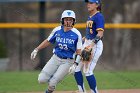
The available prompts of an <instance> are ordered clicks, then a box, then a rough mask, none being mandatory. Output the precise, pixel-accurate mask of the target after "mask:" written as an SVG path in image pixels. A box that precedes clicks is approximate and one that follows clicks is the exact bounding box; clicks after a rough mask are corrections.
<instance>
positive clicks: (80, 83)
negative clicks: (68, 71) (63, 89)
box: [74, 62, 86, 93]
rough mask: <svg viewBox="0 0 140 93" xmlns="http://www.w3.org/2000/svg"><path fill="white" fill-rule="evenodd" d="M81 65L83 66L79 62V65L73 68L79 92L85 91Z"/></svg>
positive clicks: (83, 92) (84, 92)
mask: <svg viewBox="0 0 140 93" xmlns="http://www.w3.org/2000/svg"><path fill="white" fill-rule="evenodd" d="M82 67H83V63H82V62H80V63H79V65H78V66H77V68H76V70H75V74H74V77H75V80H76V83H77V86H78V89H79V92H80V93H86V90H85V86H84V80H83V75H82V71H81V68H82Z"/></svg>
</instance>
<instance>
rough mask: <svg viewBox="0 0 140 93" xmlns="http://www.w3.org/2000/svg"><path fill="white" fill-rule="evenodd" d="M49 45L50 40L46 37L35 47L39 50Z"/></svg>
mask: <svg viewBox="0 0 140 93" xmlns="http://www.w3.org/2000/svg"><path fill="white" fill-rule="evenodd" d="M49 45H50V42H49V41H48V40H47V39H46V40H44V41H43V42H42V43H41V44H40V45H39V46H38V47H37V48H36V49H37V50H38V51H39V50H41V49H43V48H45V47H47V46H49Z"/></svg>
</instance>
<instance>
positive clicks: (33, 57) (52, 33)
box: [31, 29, 56, 60]
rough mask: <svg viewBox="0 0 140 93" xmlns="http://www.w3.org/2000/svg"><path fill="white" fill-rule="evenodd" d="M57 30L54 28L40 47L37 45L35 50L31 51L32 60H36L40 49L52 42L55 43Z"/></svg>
mask: <svg viewBox="0 0 140 93" xmlns="http://www.w3.org/2000/svg"><path fill="white" fill-rule="evenodd" d="M55 32H56V30H55V29H54V30H53V31H52V32H51V34H50V35H49V37H48V38H47V39H45V40H44V41H43V42H42V43H41V44H40V45H39V46H38V47H36V48H35V49H34V50H33V52H32V53H31V60H34V59H35V57H36V55H37V53H38V51H39V50H41V49H43V48H45V47H47V46H49V45H50V43H54V42H55Z"/></svg>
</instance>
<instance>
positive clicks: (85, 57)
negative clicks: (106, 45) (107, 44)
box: [81, 47, 92, 61]
mask: <svg viewBox="0 0 140 93" xmlns="http://www.w3.org/2000/svg"><path fill="white" fill-rule="evenodd" d="M91 51H92V48H88V47H85V48H84V50H83V51H82V53H81V57H82V60H83V61H90V58H91Z"/></svg>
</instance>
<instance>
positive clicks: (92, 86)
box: [86, 75, 98, 93]
mask: <svg viewBox="0 0 140 93" xmlns="http://www.w3.org/2000/svg"><path fill="white" fill-rule="evenodd" d="M86 79H87V81H88V84H89V87H90V89H91V91H93V93H98V91H97V87H96V79H95V76H94V75H90V76H86Z"/></svg>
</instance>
